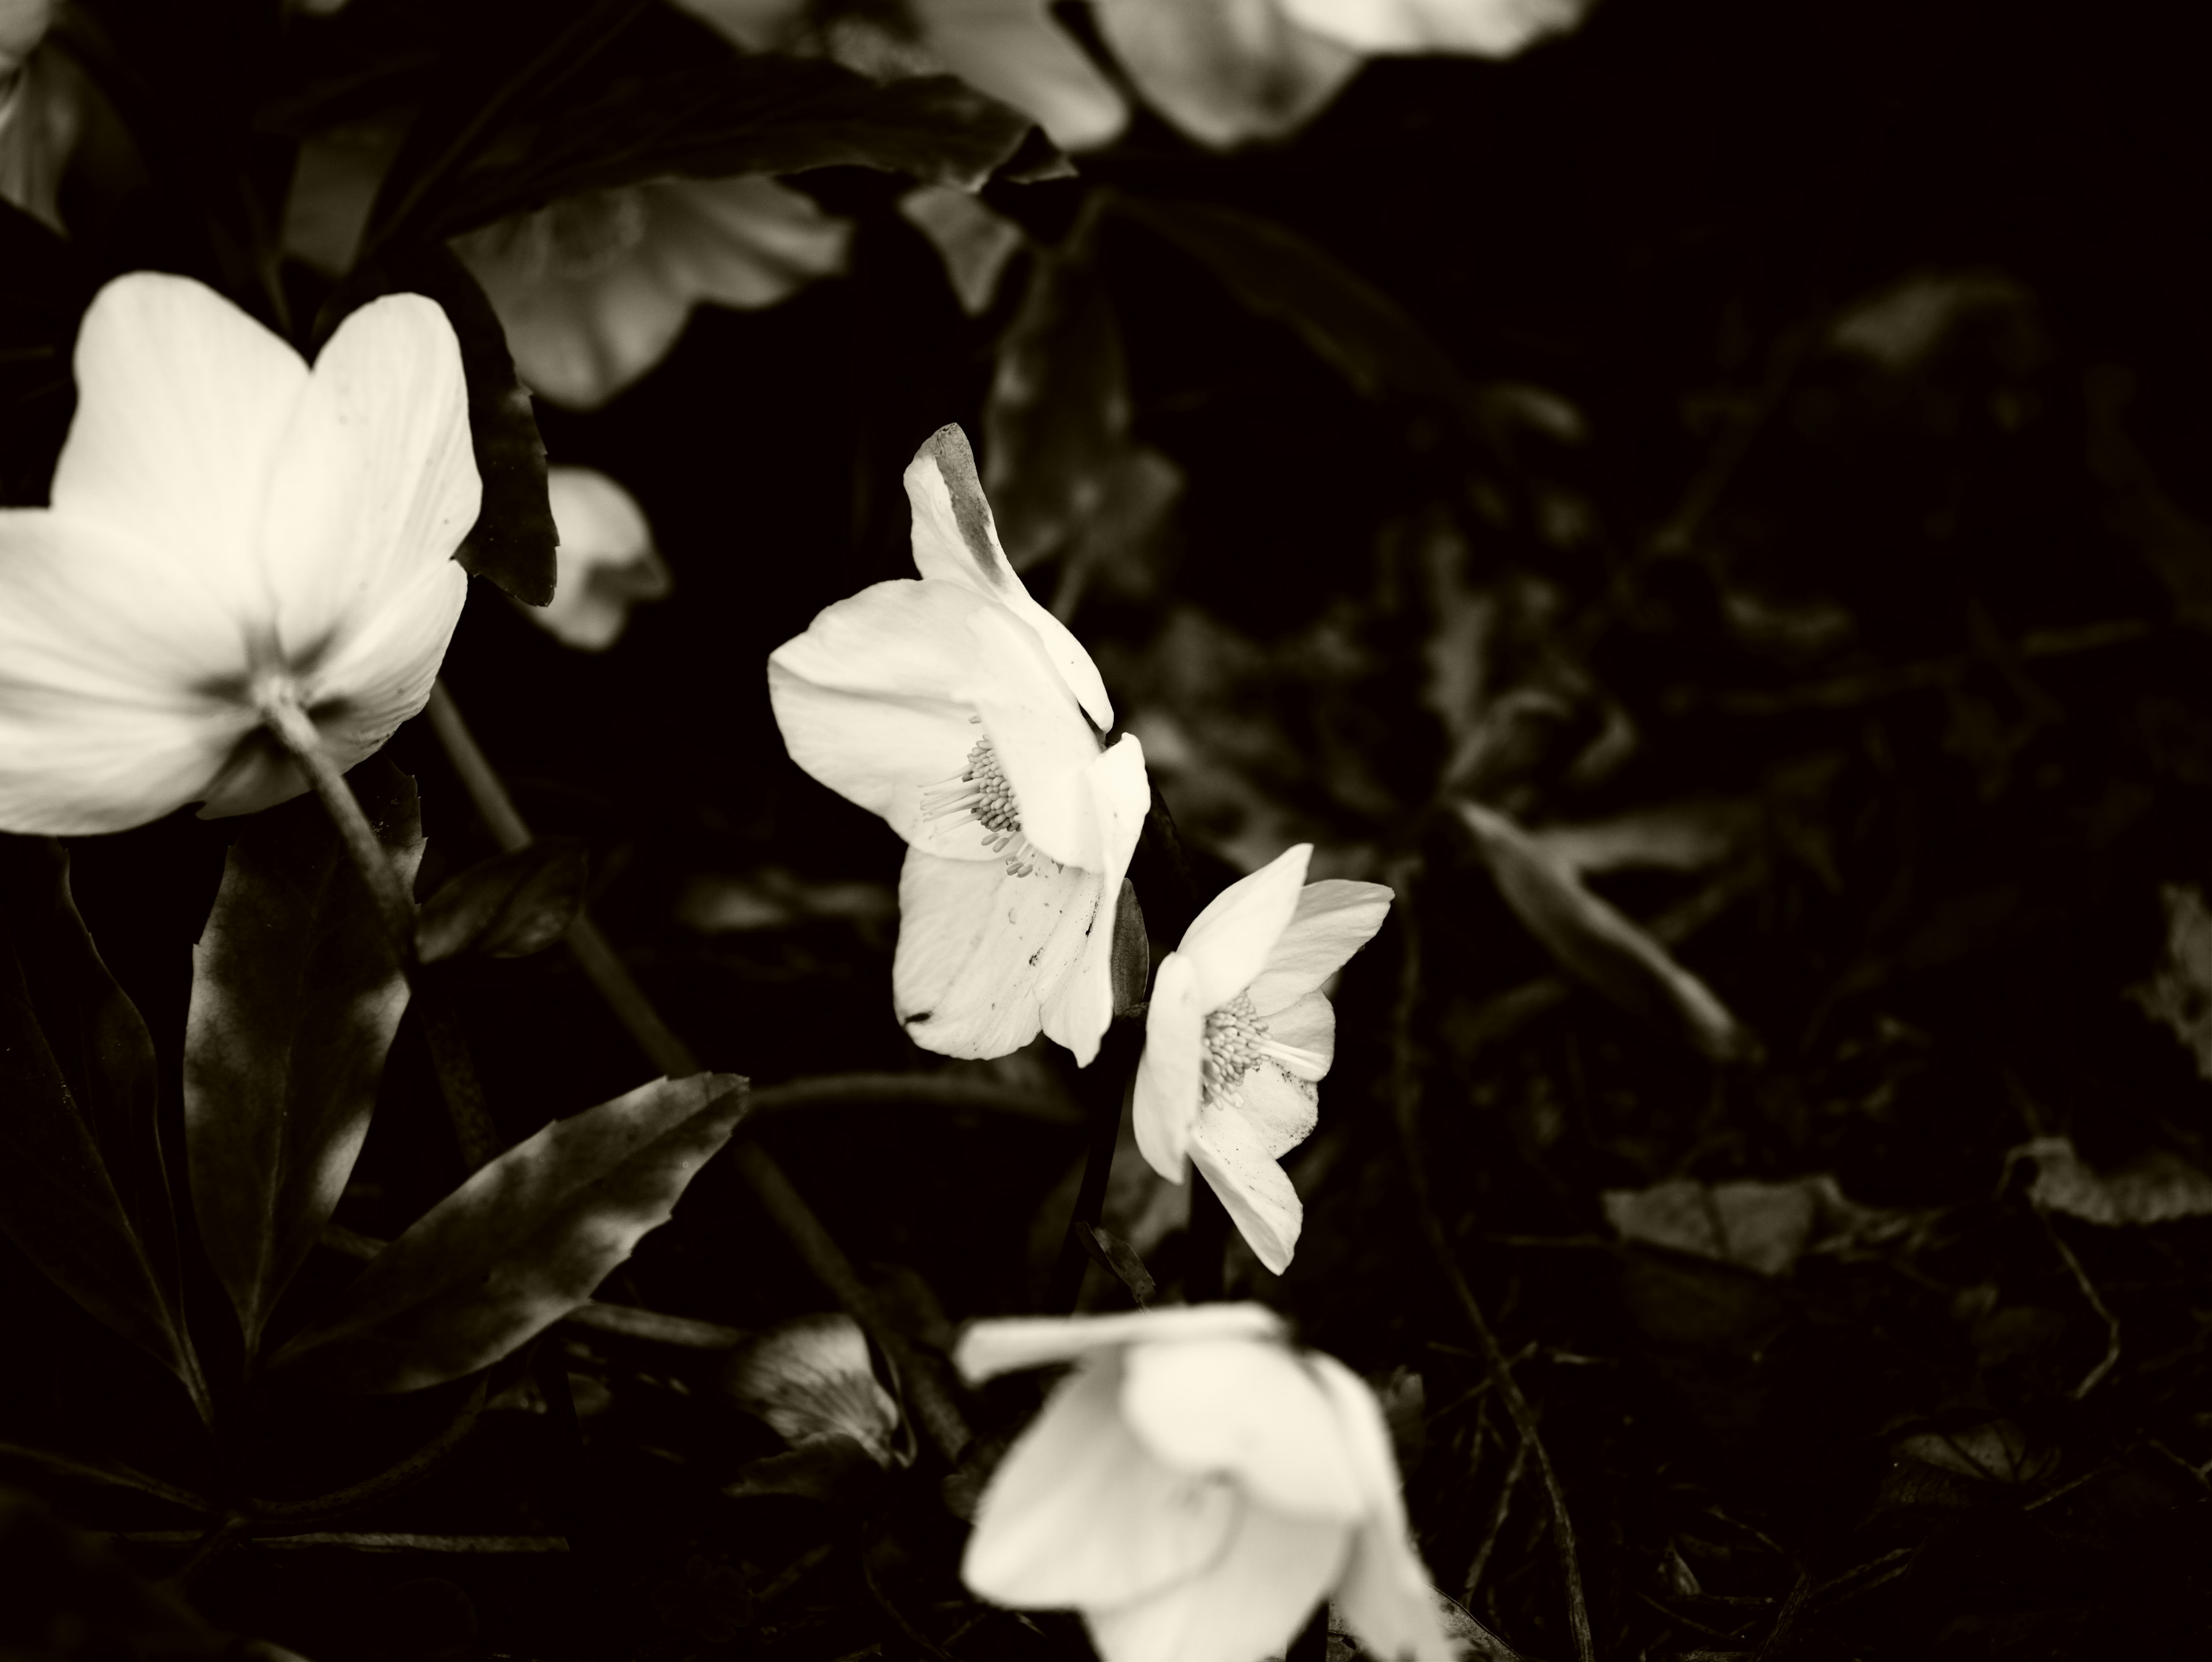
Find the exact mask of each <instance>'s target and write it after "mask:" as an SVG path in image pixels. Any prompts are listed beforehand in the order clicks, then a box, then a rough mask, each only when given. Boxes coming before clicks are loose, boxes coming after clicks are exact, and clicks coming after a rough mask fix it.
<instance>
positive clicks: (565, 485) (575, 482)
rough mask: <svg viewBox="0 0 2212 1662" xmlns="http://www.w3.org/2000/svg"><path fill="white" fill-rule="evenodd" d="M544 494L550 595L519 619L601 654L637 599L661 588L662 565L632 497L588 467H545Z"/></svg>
mask: <svg viewBox="0 0 2212 1662" xmlns="http://www.w3.org/2000/svg"><path fill="white" fill-rule="evenodd" d="M545 494H546V497H547V500H548V502H549V503H550V506H551V508H552V509H553V528H554V529H555V530H556V532H557V533H560V538H561V545H560V548H559V550H558V551H557V554H556V562H557V572H558V576H557V580H556V582H555V584H554V587H553V599H552V600H551V601H550V603H549V604H547V605H545V606H520V608H519V609H520V611H521V612H522V614H523V616H525V617H526V618H529V619H530V621H531V622H532V623H533V624H537V625H538V627H539V628H541V629H544V630H549V631H550V632H551V634H552V635H553V636H555V637H556V639H558V640H560V641H562V642H565V643H567V644H568V645H569V646H572V647H574V648H576V649H577V650H578V651H579V652H605V650H606V649H607V648H609V647H611V646H612V645H613V644H614V643H615V642H616V641H617V639H619V638H620V637H621V635H622V632H623V630H624V629H625V628H627V627H628V626H629V609H630V607H632V606H635V605H636V604H637V603H638V602H639V601H640V600H659V599H660V598H661V597H662V596H664V595H665V594H667V593H668V588H669V581H668V566H667V563H665V561H663V560H662V559H661V557H660V554H659V551H658V550H657V549H655V548H654V547H653V527H652V526H651V525H649V524H648V523H647V521H646V517H645V510H644V509H643V508H640V507H639V506H638V505H637V498H636V497H635V496H631V495H630V494H629V491H627V490H623V488H622V486H620V485H619V484H616V483H615V482H614V481H613V480H612V479H611V478H608V477H607V476H606V475H605V474H604V473H600V472H594V471H593V470H592V469H591V468H588V467H554V468H549V469H547V470H546V476H545Z"/></svg>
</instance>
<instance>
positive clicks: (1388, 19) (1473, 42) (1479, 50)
mask: <svg viewBox="0 0 2212 1662" xmlns="http://www.w3.org/2000/svg"><path fill="white" fill-rule="evenodd" d="M1279 3H1280V4H1281V6H1282V8H1283V9H1284V10H1285V11H1286V12H1287V13H1289V14H1290V15H1291V17H1292V18H1293V19H1294V20H1295V21H1297V22H1298V23H1300V24H1302V25H1304V27H1307V28H1310V29H1311V30H1313V31H1314V33H1316V34H1322V35H1326V36H1328V37H1329V38H1331V39H1333V40H1341V41H1342V42H1344V43H1345V44H1346V46H1352V47H1356V48H1357V49H1358V50H1359V51H1361V52H1467V53H1469V54H1471V55H1473V56H1474V57H1477V58H1510V57H1511V56H1512V55H1513V54H1514V53H1515V52H1519V51H1520V50H1521V49H1522V47H1523V46H1528V44H1529V43H1530V42H1532V41H1534V40H1540V39H1541V38H1542V37H1543V36H1545V35H1547V34H1558V33H1562V32H1564V31H1565V30H1568V29H1571V28H1573V27H1575V26H1576V25H1577V23H1579V22H1581V21H1582V18H1583V12H1585V11H1587V10H1588V9H1589V0H1279Z"/></svg>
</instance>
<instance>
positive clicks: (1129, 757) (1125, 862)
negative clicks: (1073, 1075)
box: [1044, 733, 1152, 1068]
mask: <svg viewBox="0 0 2212 1662" xmlns="http://www.w3.org/2000/svg"><path fill="white" fill-rule="evenodd" d="M1085 782H1086V783H1087V784H1088V786H1089V788H1090V790H1091V798H1092V800H1093V801H1094V802H1095V803H1096V804H1097V813H1098V825H1099V840H1100V851H1099V860H1100V865H1101V868H1102V869H1101V871H1100V872H1099V889H1098V892H1099V895H1100V897H1101V898H1100V900H1099V904H1098V911H1097V916H1096V917H1094V918H1093V919H1092V920H1091V930H1090V933H1089V934H1088V935H1086V936H1085V940H1084V943H1083V952H1082V955H1081V956H1080V957H1079V958H1078V959H1077V960H1076V962H1075V966H1074V968H1073V970H1072V971H1070V972H1069V974H1068V976H1067V977H1066V979H1065V980H1063V981H1062V982H1061V983H1060V988H1059V990H1058V991H1057V992H1055V993H1054V994H1053V995H1051V996H1050V997H1048V999H1047V1000H1046V1001H1045V1006H1044V1032H1045V1037H1046V1038H1049V1039H1050V1040H1052V1042H1053V1043H1054V1044H1059V1045H1063V1046H1065V1047H1066V1049H1067V1050H1070V1051H1072V1052H1073V1054H1074V1056H1075V1065H1076V1066H1077V1067H1079V1068H1088V1067H1089V1066H1090V1065H1091V1062H1092V1060H1093V1059H1094V1058H1096V1057H1097V1054H1098V1041H1099V1040H1100V1039H1101V1038H1103V1036H1104V1035H1105V1032H1106V1029H1107V1027H1108V1026H1109V1025H1110V1024H1111V1023H1112V1021H1113V1020H1114V916H1115V910H1116V909H1117V907H1118V906H1119V904H1120V902H1121V880H1122V878H1123V877H1124V876H1125V875H1127V872H1128V869H1129V860H1130V856H1131V855H1134V854H1135V853H1136V851H1137V838H1138V837H1139V835H1140V834H1141V833H1142V832H1143V831H1144V828H1145V815H1146V813H1149V812H1150V811H1151V808H1152V785H1151V783H1150V782H1148V781H1147V780H1146V777H1145V748H1144V746H1142V745H1140V744H1139V743H1138V741H1137V735H1136V734H1133V733H1125V734H1122V735H1121V739H1120V740H1118V741H1117V742H1116V743H1115V744H1114V745H1113V746H1110V747H1109V749H1108V750H1107V752H1106V753H1105V754H1104V755H1103V756H1101V757H1100V758H1098V759H1097V761H1096V762H1095V763H1093V764H1091V768H1090V770H1089V772H1088V773H1087V774H1086V776H1085Z"/></svg>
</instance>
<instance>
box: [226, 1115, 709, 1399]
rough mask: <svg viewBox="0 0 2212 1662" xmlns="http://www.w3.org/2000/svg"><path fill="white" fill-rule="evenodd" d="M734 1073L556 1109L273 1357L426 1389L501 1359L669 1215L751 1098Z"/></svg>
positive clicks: (350, 1378)
mask: <svg viewBox="0 0 2212 1662" xmlns="http://www.w3.org/2000/svg"><path fill="white" fill-rule="evenodd" d="M744 1093H745V1081H744V1080H743V1079H742V1078H740V1077H738V1075H733V1074H694V1075H691V1076H690V1078H688V1079H678V1080H671V1079H658V1080H655V1081H653V1082H652V1083H651V1084H649V1085H641V1086H640V1087H638V1088H637V1089H636V1090H635V1091H632V1092H630V1093H628V1094H627V1095H625V1096H620V1097H617V1098H616V1099H614V1100H613V1101H611V1102H603V1103H601V1104H600V1105H599V1106H598V1107H596V1108H589V1109H586V1111H584V1112H582V1113H580V1114H577V1115H574V1116H573V1117H570V1118H568V1119H560V1120H555V1121H554V1122H553V1123H551V1124H550V1125H548V1126H546V1127H545V1129H543V1130H542V1131H540V1132H538V1135H535V1136H533V1137H532V1138H530V1139H529V1140H528V1141H526V1142H522V1143H519V1144H517V1145H516V1146H515V1147H514V1148H510V1149H508V1150H507V1153H505V1154H501V1156H500V1157H499V1158H498V1159H497V1160H493V1161H491V1162H490V1163H489V1165H486V1166H483V1167H481V1168H480V1169H479V1170H478V1171H477V1172H476V1174H475V1175H474V1176H473V1177H471V1178H469V1180H468V1181H467V1182H466V1183H465V1184H462V1185H461V1186H460V1187H459V1189H456V1190H454V1191H453V1193H452V1194H450V1195H448V1196H446V1198H445V1199H443V1200H441V1201H440V1202H438V1204H437V1205H435V1206H434V1207H433V1208H430V1210H429V1211H428V1212H427V1213H426V1214H424V1215H422V1217H421V1218H420V1219H418V1220H416V1222H415V1224H414V1225H413V1227H410V1229H409V1230H408V1231H407V1233H404V1234H403V1235H402V1236H400V1237H399V1239H398V1240H396V1241H394V1242H392V1245H390V1246H388V1247H386V1249H385V1250H384V1251H382V1252H380V1253H379V1254H378V1255H377V1257H376V1258H375V1260H374V1262H373V1263H370V1265H369V1266H368V1269H365V1270H364V1271H362V1275H361V1277H360V1279H359V1280H357V1281H356V1282H354V1283H353V1285H352V1286H350V1287H349V1288H347V1289H346V1290H345V1291H344V1292H343V1294H339V1296H338V1298H337V1301H336V1302H335V1303H334V1304H333V1305H332V1306H331V1308H329V1309H327V1310H325V1312H323V1313H322V1314H321V1315H319V1317H317V1318H315V1320H314V1321H313V1323H311V1324H309V1325H308V1327H307V1329H306V1330H304V1331H302V1332H301V1333H300V1334H298V1335H297V1336H295V1337H294V1338H293V1339H292V1341H291V1342H289V1344H287V1345H286V1346H285V1347H284V1348H283V1350H282V1351H280V1352H279V1353H278V1354H277V1355H276V1360H275V1361H274V1362H272V1363H271V1365H270V1366H271V1367H273V1368H283V1369H287V1370H289V1371H291V1372H293V1373H297V1374H299V1375H301V1377H304V1378H307V1379H313V1380H315V1381H318V1382H319V1383H321V1384H324V1385H329V1386H331V1387H333V1388H336V1389H339V1390H344V1391H368V1392H382V1391H418V1390H421V1389H422V1388H423V1387H425V1386H428V1385H438V1384H440V1383H441V1382H443V1381H445V1380H447V1379H459V1378H460V1377H461V1376H462V1375H464V1374H467V1373H474V1372H476V1371H477V1369H478V1368H481V1367H489V1365H490V1364H491V1363H493V1362H495V1361H498V1360H499V1358H501V1356H504V1355H507V1353H508V1352H509V1351H511V1350H513V1349H514V1348H515V1347H516V1346H518V1345H520V1344H523V1343H525V1342H527V1341H529V1340H530V1339H531V1338H532V1337H533V1336H536V1335H537V1334H538V1333H540V1332H542V1331H543V1330H544V1329H545V1328H547V1327H549V1326H550V1325H551V1324H553V1323H555V1322H556V1321H558V1320H560V1319H561V1318H562V1317H563V1316H565V1315H566V1314H568V1312H569V1311H571V1310H574V1308H575V1307H576V1306H578V1305H580V1304H582V1303H583V1302H584V1301H585V1300H587V1299H589V1298H590V1297H591V1296H592V1292H593V1290H594V1289H595V1288H598V1286H599V1283H600V1282H602V1281H603V1280H605V1278H606V1275H607V1274H608V1272H609V1271H611V1269H614V1267H615V1266H616V1265H617V1264H618V1263H621V1262H622V1261H623V1259H624V1258H626V1257H629V1254H630V1250H631V1248H632V1247H634V1246H635V1245H636V1244H637V1241H638V1239H639V1237H641V1235H643V1234H644V1233H646V1232H647V1230H649V1229H653V1228H656V1227H659V1225H661V1224H663V1223H665V1222H666V1221H668V1217H669V1215H670V1213H671V1211H672V1210H673V1208H674V1207H675V1205H676V1202H677V1198H678V1196H680V1195H682V1194H683V1192H684V1185H685V1184H688V1183H690V1180H691V1177H692V1174H693V1173H694V1172H696V1171H697V1170H698V1169H699V1168H700V1166H703V1165H704V1164H705V1163H706V1162H707V1160H708V1158H709V1157H710V1156H712V1155H713V1154H714V1152H715V1151H716V1150H717V1149H719V1148H721V1146H722V1145H723V1144H724V1143H725V1142H726V1141H729V1137H730V1133H731V1132H732V1129H735V1128H736V1125H737V1123H738V1119H739V1118H740V1117H742V1116H743V1115H744V1111H745V1095H744Z"/></svg>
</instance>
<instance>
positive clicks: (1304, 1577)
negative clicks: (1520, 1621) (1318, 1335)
mask: <svg viewBox="0 0 2212 1662" xmlns="http://www.w3.org/2000/svg"><path fill="white" fill-rule="evenodd" d="M954 1355H955V1360H956V1361H958V1363H959V1365H960V1368H961V1371H962V1372H963V1373H965V1374H966V1375H967V1377H968V1378H969V1380H970V1381H976V1380H981V1379H988V1378H990V1377H991V1376H992V1375H994V1374H996V1373H1006V1372H1008V1371H1010V1370H1012V1369H1015V1368H1025V1367H1042V1366H1044V1365H1046V1364H1048V1363H1052V1362H1073V1363H1074V1364H1075V1367H1074V1371H1073V1373H1070V1374H1069V1375H1068V1376H1067V1377H1066V1379H1062V1380H1061V1381H1060V1383H1059V1384H1058V1385H1055V1386H1054V1388H1053V1392H1052V1395H1051V1397H1049V1398H1048V1399H1047V1401H1046V1403H1045V1405H1044V1408H1043V1409H1042V1412H1040V1413H1039V1414H1038V1415H1037V1417H1036V1420H1035V1421H1034V1422H1031V1423H1030V1427H1029V1428H1028V1429H1027V1430H1025V1431H1024V1432H1023V1433H1022V1434H1021V1436H1020V1437H1019V1438H1018V1440H1016V1441H1015V1443H1014V1446H1013V1447H1012V1449H1010V1450H1009V1451H1008V1452H1007V1453H1006V1458H1005V1459H1004V1460H1003V1461H1001V1462H1000V1465H999V1469H998V1470H997V1471H995V1472H994V1473H993V1474H992V1477H991V1481H990V1484H989V1486H988V1487H987V1488H986V1489H985V1490H984V1493H983V1498H982V1501H981V1506H980V1507H979V1508H978V1510H977V1513H976V1517H975V1533H974V1534H972V1535H971V1536H969V1538H968V1549H967V1554H966V1555H965V1557H964V1558H963V1560H962V1562H961V1566H960V1573H961V1576H962V1579H963V1580H965V1581H966V1582H967V1583H968V1586H969V1588H970V1589H972V1590H973V1591H974V1592H976V1593H977V1594H978V1595H980V1596H981V1597H982V1598H988V1599H990V1600H992V1601H993V1602H994V1603H996V1604H1005V1605H1009V1606H1012V1607H1013V1608H1015V1609H1018V1610H1055V1609H1067V1608H1073V1609H1076V1610H1080V1611H1082V1613H1083V1619H1084V1623H1085V1626H1086V1627H1088V1628H1089V1629H1090V1630H1091V1643H1092V1644H1093V1645H1095V1646H1096V1647H1097V1650H1098V1654H1099V1655H1100V1657H1101V1658H1103V1662H1259V1659H1261V1658H1262V1657H1265V1656H1270V1655H1273V1656H1279V1655H1281V1654H1282V1653H1283V1651H1284V1649H1285V1647H1287V1646H1288V1644H1289V1643H1290V1641H1291V1639H1292V1638H1294V1637H1295V1636H1296V1635H1297V1632H1298V1630H1299V1629H1301V1628H1302V1627H1304V1625H1305V1622H1306V1621H1307V1619H1308V1618H1309V1617H1310V1616H1311V1614H1312V1613H1313V1610H1314V1609H1315V1607H1316V1605H1317V1604H1320V1603H1321V1601H1322V1599H1323V1598H1328V1597H1331V1596H1334V1598H1335V1599H1336V1601H1337V1604H1338V1607H1339V1609H1340V1610H1341V1611H1342V1613H1343V1616H1344V1618H1345V1621H1346V1623H1347V1624H1348V1625H1349V1626H1350V1627H1351V1629H1352V1632H1353V1633H1354V1634H1356V1635H1358V1638H1359V1641H1360V1644H1361V1646H1362V1648H1363V1653H1366V1654H1371V1655H1376V1656H1382V1657H1389V1658H1391V1659H1393V1662H1408V1659H1410V1662H1449V1659H1450V1658H1452V1657H1453V1655H1454V1654H1455V1652H1454V1650H1453V1647H1452V1646H1451V1645H1450V1643H1449V1641H1447V1640H1446V1638H1445V1636H1444V1633H1443V1628H1442V1625H1441V1624H1440V1622H1439V1621H1438V1618H1437V1614H1436V1606H1435V1604H1434V1603H1433V1602H1432V1600H1431V1594H1430V1592H1429V1581H1428V1577H1427V1575H1426V1574H1425V1572H1424V1571H1423V1569H1422V1568H1421V1562H1420V1560H1419V1557H1417V1556H1416V1555H1415V1554H1414V1551H1413V1542H1412V1540H1411V1538H1410V1537H1409V1535H1408V1533H1407V1524H1406V1511H1405V1505H1404V1502H1403V1501H1401V1498H1400V1496H1399V1493H1398V1473H1397V1470H1396V1464H1395V1461H1394V1460H1393V1459H1392V1458H1391V1454H1390V1437H1389V1431H1388V1429H1387V1428H1386V1427H1385V1425H1384V1422H1383V1410H1382V1407H1381V1405H1380V1404H1379V1403H1376V1400H1375V1394H1374V1392H1373V1391H1370V1390H1369V1389H1368V1388H1367V1386H1366V1385H1364V1383H1363V1382H1362V1381H1361V1380H1360V1379H1359V1377H1358V1375H1357V1374H1355V1373H1352V1371H1351V1370H1350V1369H1349V1368H1347V1367H1345V1366H1344V1365H1343V1364H1342V1363H1341V1362H1339V1361H1336V1360H1335V1359H1334V1357H1330V1356H1324V1355H1318V1354H1316V1353H1314V1352H1310V1351H1307V1352H1299V1351H1294V1350H1292V1349H1291V1347H1290V1346H1289V1345H1288V1344H1286V1343H1285V1342H1284V1340H1283V1330H1282V1323H1281V1321H1280V1320H1279V1318H1277V1317H1276V1316H1275V1315H1274V1313H1273V1312H1272V1311H1269V1310H1267V1309H1264V1308H1263V1307H1261V1306H1259V1305H1255V1304H1231V1305H1197V1306H1188V1307H1185V1308H1170V1309H1161V1310H1149V1311H1138V1312H1133V1313H1131V1314H1129V1315H1125V1316H1074V1317H1066V1318H1043V1317H1039V1318H1027V1319H1017V1320H1011V1321H988V1322H978V1323H976V1324H975V1325H974V1326H973V1327H971V1328H969V1330H968V1331H967V1332H966V1333H965V1334H964V1335H963V1336H962V1337H961V1341H960V1344H959V1347H958V1348H957V1351H956V1352H955V1353H954Z"/></svg>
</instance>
